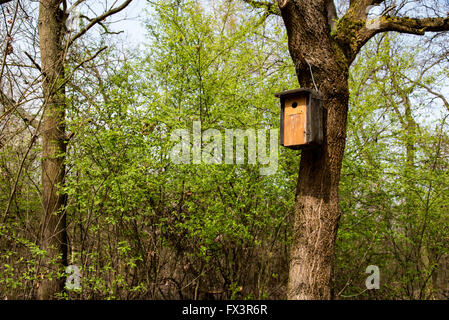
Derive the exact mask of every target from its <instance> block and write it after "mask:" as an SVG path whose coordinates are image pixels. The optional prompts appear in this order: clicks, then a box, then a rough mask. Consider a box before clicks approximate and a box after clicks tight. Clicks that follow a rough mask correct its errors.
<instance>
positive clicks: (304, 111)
mask: <svg viewBox="0 0 449 320" xmlns="http://www.w3.org/2000/svg"><path fill="white" fill-rule="evenodd" d="M275 96H276V97H278V98H280V99H281V145H282V146H284V147H287V148H291V149H303V148H306V147H313V146H316V145H320V144H321V143H322V142H323V135H324V134H323V107H322V103H321V100H322V99H321V97H320V95H319V93H317V92H316V91H314V90H311V89H295V90H288V91H284V92H279V93H276V94H275Z"/></svg>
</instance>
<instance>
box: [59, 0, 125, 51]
mask: <svg viewBox="0 0 449 320" xmlns="http://www.w3.org/2000/svg"><path fill="white" fill-rule="evenodd" d="M131 1H132V0H126V1H125V2H123V3H122V4H121V5H120V6H118V7H116V8H114V9H111V10H108V11H106V12H105V13H103V14H102V15H100V16H98V17H96V18H94V19H92V20H91V21H90V22H89V24H88V25H87V26H86V27H84V28H83V29H81V30H80V32H78V33H77V34H76V35H74V36H73V37H72V38H71V39H70V40H69V41H68V42H67V48H68V47H70V46H71V45H72V44H73V43H74V42H75V41H76V40H77V39H78V38H79V37H81V36H82V35H84V34H85V33H86V32H87V31H89V30H90V29H91V28H92V27H93V26H95V25H96V24H98V23H99V22H101V21H103V20H104V19H106V18H107V17H109V16H111V15H113V14H116V13H118V12H120V11H122V10H123V9H125V8H126V7H127V6H128V5H129V4H130V3H131Z"/></svg>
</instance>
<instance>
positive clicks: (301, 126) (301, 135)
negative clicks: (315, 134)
mask: <svg viewBox="0 0 449 320" xmlns="http://www.w3.org/2000/svg"><path fill="white" fill-rule="evenodd" d="M306 100H307V99H306V97H299V98H289V99H286V100H285V107H284V146H297V145H301V144H305V143H306V128H307V124H306V121H307V120H306V108H307V101H306Z"/></svg>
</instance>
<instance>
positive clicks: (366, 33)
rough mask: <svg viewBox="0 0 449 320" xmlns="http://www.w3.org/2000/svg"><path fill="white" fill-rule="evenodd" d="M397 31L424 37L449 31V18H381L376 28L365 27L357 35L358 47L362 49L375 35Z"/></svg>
mask: <svg viewBox="0 0 449 320" xmlns="http://www.w3.org/2000/svg"><path fill="white" fill-rule="evenodd" d="M387 31H397V32H401V33H408V34H416V35H424V34H425V33H426V32H440V31H449V17H446V18H422V19H418V18H407V17H392V16H386V17H380V18H379V22H378V26H377V27H376V28H373V27H367V26H364V27H363V28H361V29H360V31H359V32H358V35H357V44H358V45H357V46H358V49H360V48H361V47H362V46H363V45H364V44H365V43H366V42H367V41H368V40H369V39H371V38H372V37H373V36H374V35H376V34H378V33H381V32H387Z"/></svg>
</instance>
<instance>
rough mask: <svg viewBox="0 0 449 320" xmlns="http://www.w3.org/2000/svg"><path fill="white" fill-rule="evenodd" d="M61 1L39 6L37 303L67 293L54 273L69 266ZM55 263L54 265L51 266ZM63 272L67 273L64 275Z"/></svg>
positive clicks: (62, 282) (47, 0) (44, 2)
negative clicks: (40, 261) (42, 254)
mask: <svg viewBox="0 0 449 320" xmlns="http://www.w3.org/2000/svg"><path fill="white" fill-rule="evenodd" d="M60 3H61V1H60V0H41V1H40V6H39V21H38V29H39V41H40V50H41V60H42V66H41V67H42V73H43V82H42V83H43V84H42V85H43V92H44V115H43V128H42V147H43V150H42V206H43V208H42V234H41V235H42V239H41V241H42V243H41V245H42V249H44V250H46V251H47V253H48V255H47V257H46V258H45V259H44V263H45V268H46V269H47V270H46V271H47V273H49V272H53V276H52V280H50V279H47V274H44V275H43V280H42V282H41V283H40V284H39V288H38V291H37V298H38V299H52V298H54V297H55V294H56V293H58V292H61V291H62V290H63V289H64V279H57V278H56V274H54V273H55V272H60V271H63V269H62V268H63V267H64V266H66V265H67V231H66V216H65V212H64V203H65V196H64V195H63V194H62V193H61V192H60V188H61V186H62V185H63V184H64V177H65V167H64V160H65V153H66V141H65V107H66V102H65V89H64V85H63V81H64V49H63V47H62V43H63V37H64V33H65V18H64V13H63V11H62V10H61V9H60V8H59V4H60ZM51 260H53V261H54V262H51ZM63 272H64V271H63Z"/></svg>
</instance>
